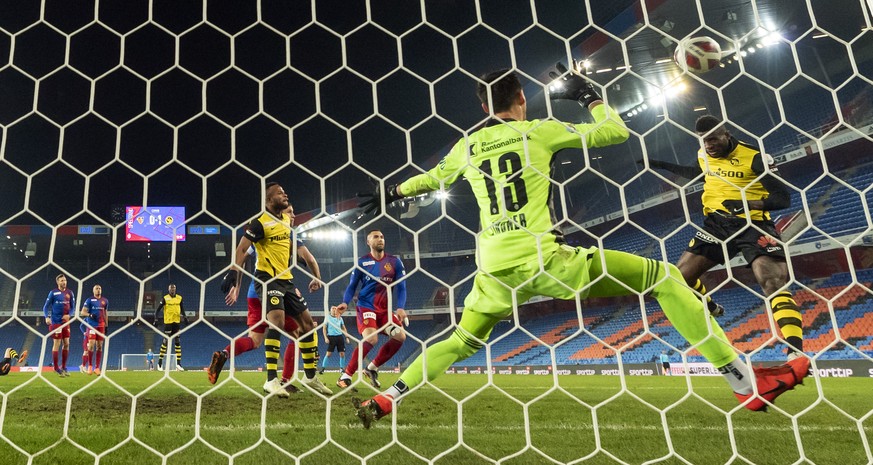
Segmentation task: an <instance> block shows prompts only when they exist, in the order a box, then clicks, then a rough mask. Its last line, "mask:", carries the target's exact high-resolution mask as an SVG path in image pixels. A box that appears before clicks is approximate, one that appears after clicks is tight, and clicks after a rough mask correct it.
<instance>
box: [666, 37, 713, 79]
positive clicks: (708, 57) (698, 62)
mask: <svg viewBox="0 0 873 465" xmlns="http://www.w3.org/2000/svg"><path fill="white" fill-rule="evenodd" d="M673 61H675V62H676V64H677V65H679V67H680V68H682V70H684V71H691V72H692V73H695V74H703V73H705V72H707V71H709V70H711V69H713V68H717V67H718V65H719V63H720V62H721V46H719V45H718V42H716V41H715V40H714V39H712V38H711V37H692V38H690V39H685V40H683V41H682V42H679V45H677V46H676V51H675V52H673Z"/></svg>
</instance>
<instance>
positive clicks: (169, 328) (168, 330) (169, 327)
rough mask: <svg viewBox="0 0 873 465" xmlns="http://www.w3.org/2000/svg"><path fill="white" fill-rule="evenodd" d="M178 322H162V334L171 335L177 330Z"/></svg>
mask: <svg viewBox="0 0 873 465" xmlns="http://www.w3.org/2000/svg"><path fill="white" fill-rule="evenodd" d="M179 326H181V325H180V324H179V323H164V334H166V335H167V336H172V335H174V334H176V333H178V332H179Z"/></svg>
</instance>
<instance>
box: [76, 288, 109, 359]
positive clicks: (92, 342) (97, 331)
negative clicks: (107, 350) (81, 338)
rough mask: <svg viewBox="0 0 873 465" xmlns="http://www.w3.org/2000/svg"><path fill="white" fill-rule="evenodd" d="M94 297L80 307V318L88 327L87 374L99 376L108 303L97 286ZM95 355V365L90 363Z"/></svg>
mask: <svg viewBox="0 0 873 465" xmlns="http://www.w3.org/2000/svg"><path fill="white" fill-rule="evenodd" d="M93 291H94V296H93V297H91V298H89V299H88V300H86V301H85V304H84V305H83V306H82V311H81V312H80V314H81V316H82V317H84V318H85V323H86V325H87V327H88V338H87V339H88V374H89V375H91V374H94V375H98V376H99V375H100V367H101V366H103V338H104V337H105V335H106V321H107V318H106V311H107V309H108V308H109V301H108V300H106V297H103V288H102V287H100V285H99V284H95V285H94V289H93ZM95 352H96V354H97V360H95V363H91V361H92V360H91V358H92V357H93V356H94V353H95Z"/></svg>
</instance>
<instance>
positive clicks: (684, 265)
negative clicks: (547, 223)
mask: <svg viewBox="0 0 873 465" xmlns="http://www.w3.org/2000/svg"><path fill="white" fill-rule="evenodd" d="M694 130H695V131H696V132H697V135H698V136H700V138H701V140H702V141H703V147H702V148H701V149H700V151H699V152H698V153H697V162H698V163H697V165H694V166H682V165H677V164H673V163H667V162H664V161H658V160H649V166H651V167H652V168H661V169H665V170H668V171H670V172H673V173H675V174H678V175H679V176H682V177H684V178H687V179H694V178H697V177H698V176H700V175H701V174H703V175H704V176H703V198H702V201H703V214H704V215H705V216H706V219H705V220H704V222H703V231H698V232H697V233H696V234H695V235H694V237H692V238H691V242H690V243H689V244H688V248H687V249H686V250H685V252H684V253H683V254H682V256H681V257H679V262H678V263H676V267H678V268H679V271H680V272H681V273H682V277H683V278H685V282H686V283H688V285H689V286H691V287H693V288H694V289H695V290H696V291H697V292H700V293H701V294H706V287H705V286H704V285H703V283H701V281H700V277H701V276H702V275H703V273H706V272H707V271H708V270H709V269H710V268H712V267H714V266H715V265H718V264H724V263H725V262H726V261H727V260H730V259H731V257H733V256H734V255H736V254H737V253H738V252H739V253H742V254H743V258H745V259H746V263H748V266H749V267H750V268H751V269H752V273H753V274H754V275H755V280H757V281H758V284H760V285H761V289H762V290H763V291H764V295H766V296H768V298H769V304H770V308H771V309H772V310H773V319H775V320H776V324H777V325H779V329H780V331H781V332H782V337H783V338H784V339H785V341H786V342H787V343H788V346H789V347H788V352H789V354H788V358H789V360H791V359H793V358H795V357H798V356H800V355H801V354H802V353H803V318H802V315H801V313H800V308H799V307H798V306H797V303H796V302H794V298H793V297H792V295H791V292H790V291H788V289H787V285H788V265H787V264H786V263H785V249H784V248H783V247H782V244H780V242H779V241H781V237H780V236H779V232H778V231H777V230H776V226H775V225H774V224H773V221H771V220H770V212H771V211H772V210H781V209H783V208H788V207H789V206H790V205H791V197H790V196H789V193H788V189H787V188H786V187H785V186H784V185H783V184H782V181H780V180H779V179H778V178H777V177H776V176H775V175H774V174H773V173H776V172H777V171H778V170H777V169H776V165H775V164H774V162H773V158H772V157H770V156H769V155H767V156H766V157H765V156H764V155H762V154H761V152H759V151H758V149H757V148H756V147H754V146H751V145H749V144H746V143H744V142H740V141H739V140H737V139H736V138H735V137H733V136H732V135H731V133H730V132H728V130H727V129H725V127H724V125H723V124H722V122H721V121H719V119H718V118H716V117H714V116H711V115H704V116H701V117H700V118H698V119H697V122H696V124H695V127H694ZM765 160H766V163H767V166H768V167H769V173H768V172H767V170H765V168H764V162H765ZM744 196H745V198H746V199H747V200H748V210H747V209H746V205H745V204H744V203H743V197H744ZM750 224H751V226H750ZM722 242H725V246H726V247H727V256H725V255H724V253H723V251H722ZM706 298H707V304H708V305H709V310H710V312H712V313H713V314H714V315H715V316H719V315H720V314H721V313H723V309H721V306H719V305H717V304H715V303H714V302H713V301H712V298H711V297H710V296H707V297H706Z"/></svg>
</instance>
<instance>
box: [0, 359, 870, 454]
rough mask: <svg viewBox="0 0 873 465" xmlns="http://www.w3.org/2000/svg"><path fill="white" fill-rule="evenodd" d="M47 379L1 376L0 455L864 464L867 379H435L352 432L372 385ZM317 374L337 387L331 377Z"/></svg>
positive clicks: (246, 376) (182, 376)
mask: <svg viewBox="0 0 873 465" xmlns="http://www.w3.org/2000/svg"><path fill="white" fill-rule="evenodd" d="M48 375H51V376H48ZM46 376H47V377H46V378H42V377H37V376H35V375H32V374H26V373H11V374H10V375H9V376H5V377H3V378H0V392H2V402H3V404H2V405H3V410H2V422H0V426H2V430H0V432H2V436H3V438H4V439H3V440H2V441H0V462H2V463H3V464H4V465H6V464H8V465H12V464H26V463H28V457H27V454H31V455H33V454H36V455H35V456H33V461H32V462H31V463H33V464H46V465H48V464H94V463H100V464H134V465H150V464H162V463H167V464H198V465H199V464H228V463H233V464H252V465H264V464H267V463H270V464H278V463H282V464H291V463H300V464H310V465H327V464H330V465H339V464H360V463H362V458H365V459H366V463H373V464H391V465H399V464H425V463H429V461H433V463H437V464H441V465H442V464H445V465H455V464H489V463H498V462H499V463H506V464H513V465H515V464H518V465H521V464H540V463H543V464H545V463H566V462H574V461H579V460H580V459H583V458H585V459H586V460H585V463H594V464H615V463H622V462H625V463H634V464H637V463H645V462H657V463H665V464H680V463H695V464H716V463H756V464H774V465H776V464H788V463H815V464H840V465H849V464H865V463H871V461H873V457H871V455H870V444H871V443H873V395H871V394H873V379H863V378H843V379H832V378H823V379H820V380H818V381H817V380H816V379H814V378H808V379H807V381H806V384H805V385H804V386H800V387H798V388H797V389H796V390H794V391H791V392H788V393H787V394H785V395H783V396H782V397H780V398H779V399H778V401H777V405H778V406H779V407H780V408H782V409H784V412H780V411H778V410H776V409H771V411H770V412H769V413H756V412H750V411H746V410H744V409H740V410H736V411H734V412H732V413H731V412H730V410H731V409H734V408H735V407H736V405H737V403H736V401H735V400H734V397H733V395H732V394H731V392H730V390H729V388H728V387H727V384H726V383H725V382H724V381H723V380H722V379H721V378H718V377H715V378H713V377H695V378H690V379H686V378H683V377H626V378H624V383H625V384H624V385H622V379H621V378H619V377H609V376H574V375H570V376H559V377H558V378H557V380H558V386H557V388H555V387H554V384H553V383H554V380H553V378H552V377H551V376H519V375H495V376H494V377H493V384H492V385H488V378H487V377H486V376H485V375H445V376H442V377H440V378H439V379H438V380H437V381H436V383H435V387H430V386H426V387H423V388H421V389H420V390H418V391H417V392H415V393H414V394H413V395H412V396H410V397H408V398H407V399H406V400H405V401H404V402H403V403H402V404H401V405H400V407H399V409H398V412H397V415H396V426H392V421H391V418H390V417H386V418H384V419H383V420H382V421H380V422H378V423H376V424H375V425H374V426H373V428H372V429H370V430H364V429H363V428H362V427H361V426H360V424H359V423H358V421H357V418H356V417H355V416H354V410H353V408H352V398H353V397H355V396H357V397H361V398H363V397H366V396H369V395H372V393H373V392H374V391H373V390H372V388H370V387H369V385H367V384H365V383H364V382H363V381H360V382H358V384H357V385H356V387H357V388H359V390H360V392H358V393H357V394H355V393H351V392H344V393H342V394H337V395H335V396H334V397H333V398H332V399H331V401H330V402H327V401H326V400H325V399H323V398H321V397H319V396H318V395H316V394H313V393H312V392H310V391H308V390H306V391H305V392H302V393H300V394H296V395H293V396H292V397H291V399H278V398H269V399H267V400H266V402H264V401H263V398H262V397H261V396H260V395H259V392H260V387H261V385H262V384H263V381H264V374H261V373H237V374H236V375H235V376H234V377H233V378H230V377H228V376H227V375H226V374H225V375H222V378H221V380H220V384H219V385H217V386H211V385H209V384H208V383H207V381H206V375H205V373H203V372H185V373H170V374H169V375H168V376H164V374H163V373H159V372H109V373H108V376H104V377H102V378H95V377H93V376H90V377H89V376H87V375H84V374H79V373H73V374H72V376H71V377H70V378H64V379H60V378H55V377H54V374H53V373H48V374H47V375H46ZM395 377H396V375H393V374H383V375H382V380H383V383H385V385H387V383H390V382H392V381H393V380H394V379H395ZM323 378H324V380H325V382H326V383H327V384H328V385H330V386H332V387H334V389H336V388H335V386H333V382H334V381H336V374H335V373H334V374H331V373H327V374H325V375H324V376H323ZM297 384H298V385H299V382H298V383H297ZM16 388H17V389H16ZM10 391H12V392H10ZM125 391H127V393H126V392H125ZM128 393H129V394H128ZM204 394H206V395H204ZM133 395H136V396H137V397H136V399H134V398H133V397H132V396H133ZM198 395H199V396H200V397H198ZM459 414H461V416H462V420H461V421H460V422H459V420H458V418H459ZM792 415H794V417H793V418H792ZM198 422H199V427H198V426H197V424H198ZM525 425H529V427H526V426H525ZM392 441H394V442H392ZM216 450H221V451H222V452H217V451H216ZM160 454H163V455H165V456H167V459H166V462H163V460H162V457H161V455H160ZM356 455H357V457H356ZM548 457H550V458H551V460H550V459H549V458H548ZM804 457H805V458H806V459H808V460H809V462H803V460H802V459H803V458H804ZM98 460H99V462H98Z"/></svg>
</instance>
